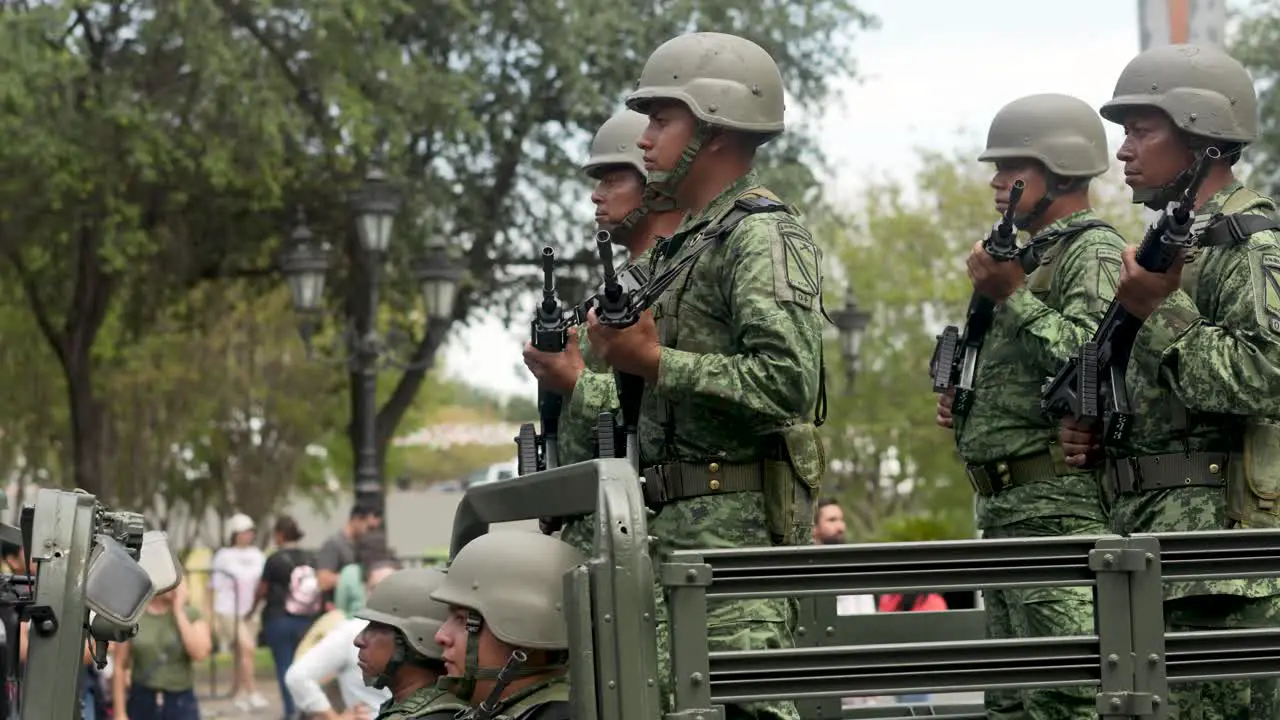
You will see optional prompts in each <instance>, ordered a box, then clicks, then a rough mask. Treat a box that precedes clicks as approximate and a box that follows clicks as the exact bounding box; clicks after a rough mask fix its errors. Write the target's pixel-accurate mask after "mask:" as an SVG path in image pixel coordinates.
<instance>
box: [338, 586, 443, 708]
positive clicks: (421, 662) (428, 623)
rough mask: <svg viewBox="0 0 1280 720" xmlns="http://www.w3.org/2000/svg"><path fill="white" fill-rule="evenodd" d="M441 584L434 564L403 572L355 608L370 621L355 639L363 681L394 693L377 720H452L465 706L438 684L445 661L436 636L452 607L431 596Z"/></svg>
mask: <svg viewBox="0 0 1280 720" xmlns="http://www.w3.org/2000/svg"><path fill="white" fill-rule="evenodd" d="M443 582H444V573H443V572H441V571H440V570H437V569H436V568H412V569H408V570H399V571H397V572H394V573H392V574H391V575H388V576H387V577H386V578H384V579H383V580H382V581H381V582H380V583H378V586H377V587H375V588H374V589H373V591H372V592H370V593H369V598H368V600H367V602H366V603H365V606H364V607H363V608H361V609H360V610H359V611H357V612H356V614H355V617H357V618H360V619H363V620H367V621H368V625H366V626H365V627H364V629H363V630H361V631H360V633H359V634H358V635H356V638H355V640H354V642H353V644H354V645H355V647H356V648H357V649H358V650H359V653H358V654H357V656H356V657H357V664H358V665H359V666H360V672H361V674H362V675H363V676H364V682H365V684H366V685H368V686H369V687H372V688H385V689H387V690H389V691H390V692H391V697H390V698H389V699H388V700H387V701H386V702H384V703H383V704H382V706H381V707H380V708H378V712H377V714H376V715H374V717H373V720H407V719H408V718H432V719H433V720H452V718H453V717H454V716H455V715H457V714H458V712H459V711H461V710H464V709H466V707H467V706H466V703H464V702H462V701H461V700H459V699H458V698H456V697H454V696H453V695H451V694H450V693H449V692H448V691H447V690H445V689H444V688H443V687H441V686H440V683H439V680H440V678H441V677H443V676H444V675H445V663H444V661H443V660H442V657H443V651H442V650H441V648H440V646H439V645H437V644H436V642H435V636H436V633H437V632H438V631H439V629H440V627H441V626H442V625H443V624H444V623H445V621H446V620H447V619H448V614H449V610H448V608H447V607H445V605H444V604H443V603H441V602H438V601H436V600H435V599H434V598H433V597H432V595H433V594H434V592H435V591H436V590H437V589H438V588H439V587H440V586H441V584H442V583H443Z"/></svg>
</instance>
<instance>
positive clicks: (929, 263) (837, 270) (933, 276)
mask: <svg viewBox="0 0 1280 720" xmlns="http://www.w3.org/2000/svg"><path fill="white" fill-rule="evenodd" d="M976 156H977V152H973V151H965V152H959V151H957V152H954V153H942V152H936V151H923V152H922V154H921V159H922V163H921V168H920V170H919V172H918V173H917V174H916V176H915V178H914V182H912V183H910V187H912V188H914V190H915V197H914V198H912V197H909V196H908V193H907V187H908V184H906V183H903V182H901V181H896V180H892V179H887V180H882V181H880V182H876V183H873V184H872V185H871V186H870V187H868V188H867V189H866V190H865V192H864V193H863V200H862V203H861V207H860V208H859V209H858V210H857V212H856V213H854V214H853V215H852V216H850V217H846V218H843V219H840V218H838V217H837V218H836V219H835V220H834V221H833V222H832V223H830V224H828V225H826V226H823V227H821V228H820V229H819V231H818V233H819V234H820V236H821V237H823V238H824V239H823V244H824V246H825V247H829V248H833V252H832V255H833V257H832V259H831V261H832V263H833V265H834V268H833V272H832V273H831V274H833V275H835V276H836V278H837V281H836V282H832V283H828V285H829V290H828V292H829V293H830V295H829V297H828V299H827V301H826V302H827V308H829V309H831V308H836V307H840V306H841V305H842V304H843V302H844V298H843V282H851V283H852V287H853V288H854V289H855V291H856V293H857V297H858V299H859V302H860V304H861V305H862V307H864V308H869V309H870V310H871V311H872V319H871V322H870V324H869V326H868V328H867V330H866V333H865V335H864V340H863V342H862V348H861V357H860V359H859V370H858V373H857V376H856V379H855V383H856V384H855V386H854V387H853V388H852V391H849V390H848V389H845V390H841V389H840V386H839V385H838V384H837V383H839V382H840V380H839V379H838V378H839V376H840V373H838V372H835V371H834V369H835V368H838V367H840V362H839V361H838V360H834V359H833V360H829V361H828V363H827V367H828V397H829V398H831V407H830V420H829V421H828V425H827V427H828V428H829V430H828V431H827V433H826V438H827V441H828V448H829V450H828V457H829V458H830V459H831V469H830V472H828V474H827V482H828V483H829V484H831V485H833V486H834V487H835V492H837V493H838V494H839V495H840V497H841V499H842V501H843V502H842V503H841V505H842V506H843V507H845V508H847V511H846V520H847V522H848V523H849V525H850V532H851V534H852V535H853V536H854V537H858V538H864V539H870V538H875V537H879V536H881V535H882V534H883V533H884V532H888V531H889V530H890V529H891V528H887V527H886V525H885V523H886V522H889V521H890V520H893V522H895V523H897V524H898V525H894V526H893V527H898V526H900V525H903V523H906V524H907V525H910V526H912V527H916V528H921V527H928V528H932V529H933V530H931V531H935V532H942V531H940V530H937V528H946V531H945V532H946V535H947V536H949V537H971V536H972V535H973V524H972V522H973V518H972V511H971V507H972V502H971V497H972V490H971V489H970V487H969V483H968V481H967V480H966V479H965V476H964V473H963V471H962V469H961V467H960V464H959V461H958V459H957V457H956V455H955V453H954V451H948V450H943V449H944V448H950V447H952V441H951V436H950V434H948V433H947V432H946V431H945V430H943V429H941V428H939V427H937V425H935V423H934V420H933V419H934V415H935V405H936V403H937V398H936V396H935V395H933V393H932V392H931V391H930V389H929V385H928V366H929V359H930V357H931V355H932V353H933V348H934V344H935V336H936V335H937V333H938V332H939V331H940V330H941V329H942V327H943V326H945V325H947V324H956V325H961V326H962V325H963V322H964V311H965V308H966V307H967V304H968V300H969V296H970V295H971V293H972V286H971V285H970V283H969V280H968V276H967V273H966V270H965V264H964V260H965V258H966V257H968V254H969V252H970V249H971V248H972V246H973V243H974V242H975V241H976V240H977V239H980V238H981V237H983V236H984V235H985V233H986V232H987V230H988V228H990V226H991V224H992V222H994V220H995V219H996V218H995V211H994V209H993V207H992V194H991V188H990V187H989V186H988V185H987V183H988V181H989V179H990V173H991V170H990V166H986V165H979V164H978V163H975V162H974V161H973V158H974V157H976ZM1092 192H1093V197H1094V205H1095V207H1096V208H1098V209H1099V213H1100V214H1101V215H1102V216H1103V217H1104V218H1106V219H1108V220H1109V221H1110V222H1112V223H1113V224H1116V225H1117V228H1118V229H1120V230H1121V231H1122V233H1124V234H1125V236H1126V237H1127V238H1130V239H1131V241H1136V240H1137V239H1139V238H1140V237H1141V235H1140V234H1139V233H1140V228H1141V217H1140V212H1139V211H1138V209H1137V208H1136V207H1135V206H1132V205H1131V204H1129V203H1128V199H1127V194H1128V193H1127V191H1126V190H1124V188H1123V185H1122V184H1121V180H1120V178H1119V176H1118V175H1117V173H1116V172H1115V171H1113V172H1112V173H1110V174H1109V175H1107V176H1104V177H1103V178H1101V179H1100V180H1098V181H1095V183H1094V189H1093V191H1092ZM841 278H843V282H842V281H841ZM827 352H828V355H827V356H828V358H839V357H840V355H839V353H838V352H837V351H836V349H835V347H834V345H833V346H831V347H830V348H828V351H827ZM904 516H917V517H916V519H914V520H911V521H909V522H908V521H907V520H904V519H903V518H904ZM895 518H896V519H895ZM939 539H942V538H939Z"/></svg>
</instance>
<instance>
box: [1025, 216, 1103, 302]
mask: <svg viewBox="0 0 1280 720" xmlns="http://www.w3.org/2000/svg"><path fill="white" fill-rule="evenodd" d="M1094 228H1106V229H1108V230H1110V231H1111V232H1114V233H1116V234H1117V235H1119V234H1120V233H1119V231H1117V230H1116V229H1115V228H1114V227H1112V226H1111V225H1110V224H1109V223H1106V222H1104V221H1102V220H1098V219H1096V218H1094V219H1090V220H1085V221H1083V222H1079V223H1071V224H1069V225H1067V226H1066V227H1064V228H1061V229H1058V230H1053V231H1050V232H1047V233H1045V234H1044V235H1041V236H1040V237H1038V238H1034V239H1033V240H1032V241H1031V242H1030V243H1029V244H1027V245H1026V246H1025V247H1023V249H1022V252H1021V253H1020V254H1019V256H1018V261H1019V262H1020V263H1022V269H1023V270H1024V271H1026V273H1027V289H1028V290H1030V291H1031V292H1032V293H1034V294H1040V293H1047V292H1049V291H1050V290H1051V289H1053V276H1054V271H1055V270H1057V268H1058V265H1059V263H1056V262H1054V261H1055V260H1057V259H1058V257H1059V256H1061V255H1062V253H1063V251H1065V250H1066V248H1067V246H1068V245H1070V244H1071V242H1072V241H1073V240H1075V239H1076V238H1078V237H1080V236H1081V235H1083V234H1084V233H1085V231H1086V230H1092V229H1094ZM1045 246H1048V247H1045ZM1040 247H1044V248H1045V249H1044V250H1038V249H1037V248H1040Z"/></svg>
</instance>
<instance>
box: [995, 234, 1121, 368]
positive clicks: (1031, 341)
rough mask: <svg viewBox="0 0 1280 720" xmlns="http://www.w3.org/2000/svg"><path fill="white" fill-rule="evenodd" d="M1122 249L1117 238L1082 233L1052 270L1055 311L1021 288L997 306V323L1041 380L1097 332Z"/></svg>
mask: <svg viewBox="0 0 1280 720" xmlns="http://www.w3.org/2000/svg"><path fill="white" fill-rule="evenodd" d="M1123 249H1124V240H1122V239H1121V238H1120V236H1119V235H1116V234H1115V233H1112V232H1109V231H1099V230H1092V231H1088V232H1086V233H1085V234H1084V235H1083V236H1081V237H1079V238H1078V239H1077V240H1076V241H1075V242H1074V243H1072V245H1071V246H1070V247H1069V248H1067V251H1066V252H1064V253H1063V254H1062V258H1061V261H1060V263H1059V265H1058V268H1057V270H1055V271H1054V275H1053V283H1054V285H1055V286H1056V287H1058V288H1061V295H1060V297H1061V299H1062V307H1061V309H1060V310H1055V309H1054V308H1051V307H1049V306H1048V305H1046V304H1045V303H1044V302H1042V301H1041V300H1040V298H1038V297H1036V296H1035V295H1034V294H1033V293H1032V292H1031V291H1030V290H1028V289H1027V288H1026V287H1025V286H1024V287H1022V288H1019V289H1018V291H1017V292H1015V293H1014V294H1013V295H1011V296H1010V297H1009V299H1008V300H1005V301H1004V304H1003V305H1001V311H1000V316H1001V319H1000V322H1005V323H1011V324H1012V326H1013V328H1012V329H1013V331H1014V332H1013V333H1011V335H1012V336H1013V337H1016V338H1017V339H1018V342H1019V344H1020V347H1022V348H1024V349H1025V351H1026V353H1027V357H1028V360H1029V361H1031V362H1033V363H1035V365H1036V367H1037V368H1039V369H1040V370H1041V371H1042V372H1044V373H1045V374H1046V375H1052V374H1054V373H1056V372H1057V371H1058V369H1059V368H1061V367H1062V364H1063V363H1065V362H1066V361H1067V360H1068V358H1070V357H1071V356H1072V355H1073V354H1074V353H1075V352H1076V349H1077V348H1079V347H1080V346H1081V345H1082V344H1084V343H1085V342H1086V341H1088V340H1089V339H1091V338H1092V337H1093V334H1094V332H1096V331H1097V329H1098V324H1099V323H1101V322H1102V318H1103V316H1105V315H1106V314H1107V306H1108V305H1110V304H1111V300H1112V298H1114V297H1115V294H1116V284H1117V282H1118V281H1119V278H1120V266H1121V262H1120V253H1121V251H1122V250H1123Z"/></svg>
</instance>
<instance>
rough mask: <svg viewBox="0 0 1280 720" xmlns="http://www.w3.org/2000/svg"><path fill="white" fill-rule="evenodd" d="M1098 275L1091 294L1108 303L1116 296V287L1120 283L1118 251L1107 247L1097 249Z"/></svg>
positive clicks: (1120, 264)
mask: <svg viewBox="0 0 1280 720" xmlns="http://www.w3.org/2000/svg"><path fill="white" fill-rule="evenodd" d="M1097 260H1098V277H1097V281H1096V283H1095V284H1094V286H1093V296H1094V297H1095V298H1097V299H1099V300H1101V301H1102V302H1103V303H1104V304H1110V302H1111V299H1112V298H1114V297H1115V296H1116V287H1117V286H1119V285H1120V268H1121V267H1122V266H1123V264H1124V263H1123V262H1122V261H1121V259H1120V253H1119V252H1118V251H1117V250H1115V249H1113V248H1109V247H1100V248H1098V249H1097Z"/></svg>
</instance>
